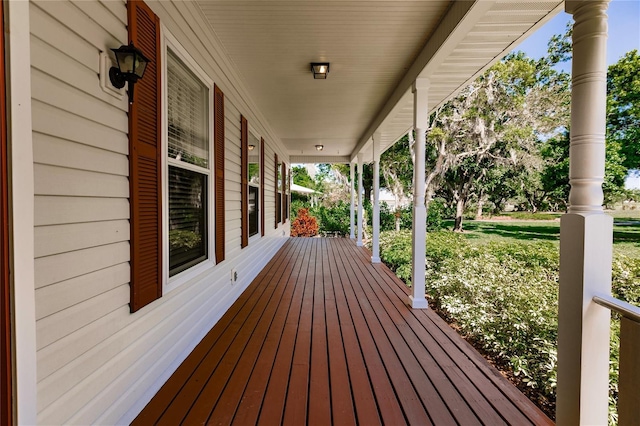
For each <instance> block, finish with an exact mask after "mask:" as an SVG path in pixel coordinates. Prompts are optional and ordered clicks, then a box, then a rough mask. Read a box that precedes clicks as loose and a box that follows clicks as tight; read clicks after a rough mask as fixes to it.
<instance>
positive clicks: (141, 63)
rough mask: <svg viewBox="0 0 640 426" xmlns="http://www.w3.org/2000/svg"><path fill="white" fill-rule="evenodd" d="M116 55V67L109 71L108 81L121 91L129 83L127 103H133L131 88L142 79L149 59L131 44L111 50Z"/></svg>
mask: <svg viewBox="0 0 640 426" xmlns="http://www.w3.org/2000/svg"><path fill="white" fill-rule="evenodd" d="M111 50H112V51H113V53H114V54H115V55H116V61H117V62H118V66H117V67H111V69H110V70H109V80H111V84H113V87H116V88H118V89H122V88H123V87H124V84H125V83H126V82H129V103H130V104H132V103H133V86H134V85H135V84H136V82H137V81H138V80H139V79H141V78H142V76H143V75H144V71H145V69H146V68H147V64H148V63H149V59H147V58H146V57H145V56H144V55H143V54H142V52H141V51H140V50H139V49H137V48H136V47H135V46H134V45H133V43H131V44H130V45H128V46H127V45H124V44H123V45H122V46H120V47H119V48H117V49H111Z"/></svg>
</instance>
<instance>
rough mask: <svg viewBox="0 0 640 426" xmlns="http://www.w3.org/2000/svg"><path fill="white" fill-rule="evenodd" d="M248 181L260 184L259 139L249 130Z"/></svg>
mask: <svg viewBox="0 0 640 426" xmlns="http://www.w3.org/2000/svg"><path fill="white" fill-rule="evenodd" d="M252 147H253V148H252ZM248 178H249V183H250V184H253V185H260V141H259V140H258V138H256V137H255V136H253V134H252V133H251V132H249V176H248Z"/></svg>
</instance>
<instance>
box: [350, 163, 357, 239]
mask: <svg viewBox="0 0 640 426" xmlns="http://www.w3.org/2000/svg"><path fill="white" fill-rule="evenodd" d="M355 167H356V165H355V164H354V163H349V177H350V179H351V209H350V210H349V213H350V215H349V219H350V221H349V223H350V226H349V230H350V231H351V235H350V236H349V238H351V239H352V240H353V239H354V238H355V237H356V235H355V225H356V217H355V216H356V214H355V213H356V212H355V210H356V192H355V191H356V182H355V178H356V177H355Z"/></svg>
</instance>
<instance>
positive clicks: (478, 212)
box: [476, 191, 484, 220]
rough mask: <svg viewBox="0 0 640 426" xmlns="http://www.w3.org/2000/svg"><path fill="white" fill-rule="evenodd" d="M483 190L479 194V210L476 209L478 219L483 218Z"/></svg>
mask: <svg viewBox="0 0 640 426" xmlns="http://www.w3.org/2000/svg"><path fill="white" fill-rule="evenodd" d="M483 195H484V194H483V192H482V191H481V192H480V195H478V210H477V211H476V220H479V219H482V206H484V198H483Z"/></svg>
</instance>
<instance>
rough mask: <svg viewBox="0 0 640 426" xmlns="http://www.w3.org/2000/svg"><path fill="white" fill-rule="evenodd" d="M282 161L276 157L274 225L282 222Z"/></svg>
mask: <svg viewBox="0 0 640 426" xmlns="http://www.w3.org/2000/svg"><path fill="white" fill-rule="evenodd" d="M282 183H283V182H282V163H280V162H278V157H276V227H277V226H278V224H279V223H280V222H282Z"/></svg>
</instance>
